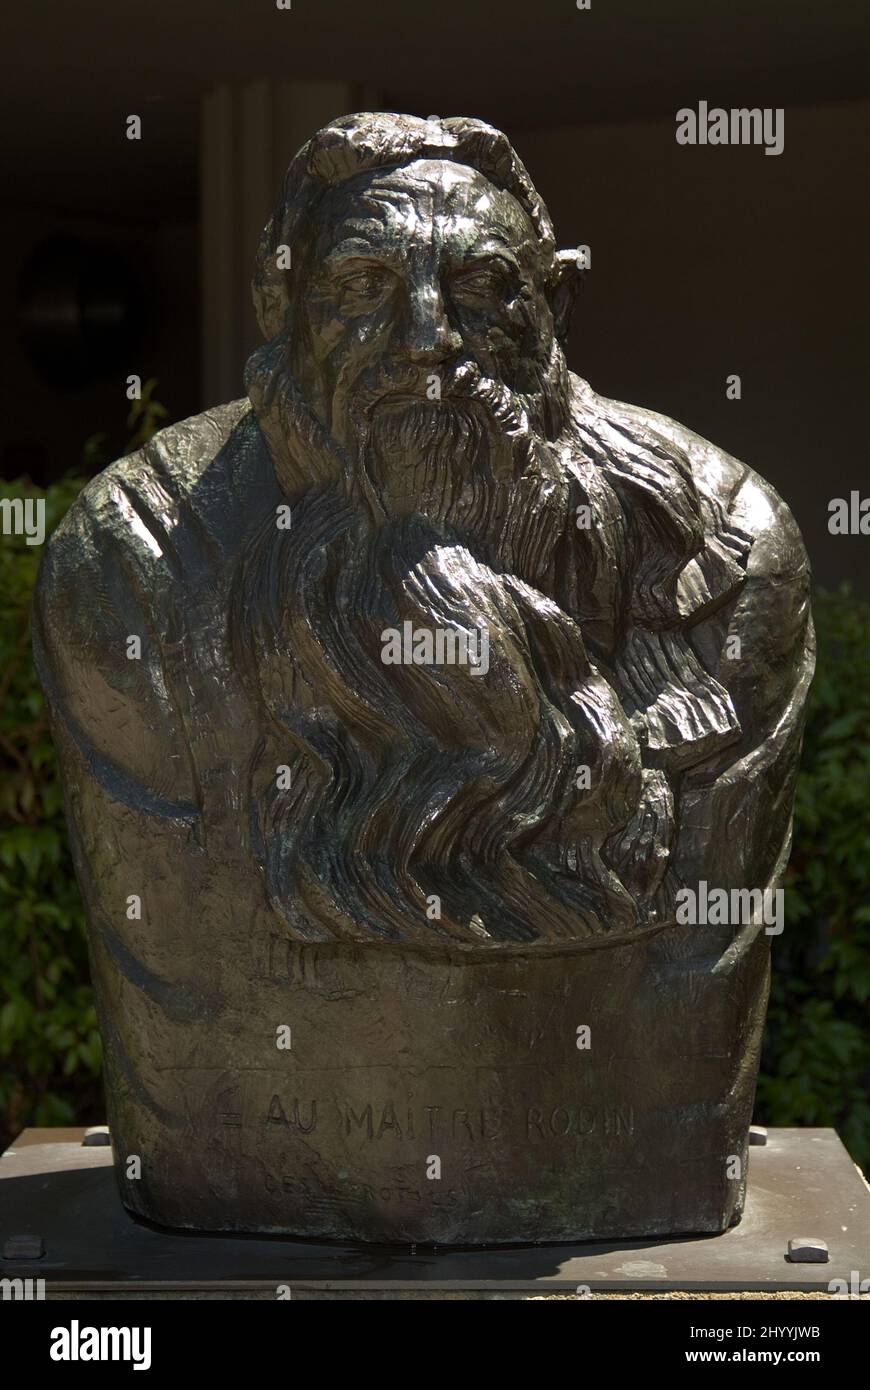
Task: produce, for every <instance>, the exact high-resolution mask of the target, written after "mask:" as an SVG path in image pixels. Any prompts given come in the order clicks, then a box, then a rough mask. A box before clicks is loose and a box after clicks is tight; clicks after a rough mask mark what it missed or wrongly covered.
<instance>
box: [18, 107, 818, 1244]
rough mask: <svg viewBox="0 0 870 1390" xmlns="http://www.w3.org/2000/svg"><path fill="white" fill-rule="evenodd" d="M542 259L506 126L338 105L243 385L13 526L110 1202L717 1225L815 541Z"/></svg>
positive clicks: (764, 971)
mask: <svg viewBox="0 0 870 1390" xmlns="http://www.w3.org/2000/svg"><path fill="white" fill-rule="evenodd" d="M581 273H582V261H581V258H580V257H578V255H577V254H576V253H572V252H564V251H557V250H556V247H555V241H554V236H553V228H552V225H551V222H550V218H549V215H548V213H547V210H546V208H545V207H544V205H543V203H542V202H541V199H540V197H539V196H538V194H537V193H536V191H535V189H534V187H533V185H532V183H531V181H530V179H529V176H528V174H527V173H526V170H525V169H524V167H523V165H522V164H521V162H520V161H519V159H518V158H517V156H516V154H515V153H514V151H513V150H512V148H511V146H510V144H509V142H508V140H507V139H506V138H505V136H504V135H502V134H501V133H500V132H498V131H496V130H494V129H492V128H491V127H489V126H487V125H485V124H483V123H482V122H480V121H475V120H466V119H455V120H436V119H435V118H430V119H429V120H428V121H424V120H419V119H416V118H412V117H407V116H398V115H388V114H363V115H355V116H349V117H346V118H344V119H341V120H339V121H336V122H335V123H334V124H333V125H331V126H329V127H327V128H326V129H324V130H321V131H320V132H318V134H316V135H315V136H314V137H313V139H312V140H311V141H310V142H309V143H308V144H307V145H306V146H305V147H304V148H303V149H302V150H301V151H300V152H299V154H297V156H296V157H295V159H294V160H293V162H292V163H291V165H290V168H289V171H288V174H287V178H286V182H285V185H284V189H283V195H282V198H281V200H280V203H279V206H278V208H277V210H276V212H275V215H274V217H273V219H272V221H271V222H270V224H269V226H268V227H267V229H266V231H265V233H264V236H263V239H262V242H261V245H260V249H259V255H258V259H257V266H256V273H255V277H254V295H255V300H256V304H257V309H258V315H259V320H260V324H261V326H262V329H263V333H264V337H265V343H264V345H263V346H262V347H261V348H260V349H259V350H258V351H256V352H255V353H254V354H253V356H252V357H251V359H250V361H249V364H248V372H247V380H246V386H247V392H248V398H247V399H244V400H240V401H236V402H234V403H233V404H231V405H226V406H221V407H219V408H216V409H213V410H208V411H206V412H205V413H204V414H202V415H199V416H197V417H195V418H193V419H190V420H186V421H183V422H182V423H181V424H178V425H175V426H173V427H171V428H169V429H165V430H163V431H161V432H160V434H158V435H157V436H156V437H155V438H154V439H153V440H152V441H151V442H150V443H149V444H148V445H147V446H146V447H145V448H143V449H141V450H140V451H139V452H138V453H137V454H135V455H132V456H131V457H129V458H125V459H122V460H120V461H119V462H117V463H115V464H113V465H112V466H111V467H110V468H108V469H106V470H105V472H103V473H102V474H101V475H100V476H99V477H98V478H96V479H95V480H94V481H93V482H92V483H91V484H90V485H89V486H88V488H87V489H86V490H85V492H84V493H83V495H82V496H81V498H80V500H79V501H78V503H77V504H76V505H75V507H74V508H73V510H72V511H71V513H70V514H69V516H68V517H67V519H66V520H65V522H64V523H63V524H62V526H61V527H60V528H59V530H58V531H57V532H56V534H55V536H54V538H53V539H52V542H51V544H50V546H49V548H48V552H47V555H46V558H45V561H44V564H43V567H42V571H41V576H40V584H39V590H38V595H37V601H36V609H35V617H36V622H35V630H36V638H35V642H36V654H37V660H38V664H39V670H40V674H41V678H42V681H43V685H44V687H45V690H46V693H47V696H48V700H49V703H50V707H51V710H52V717H53V728H54V734H55V738H56V739H57V742H58V745H59V748H60V754H61V759H62V767H63V773H64V778H65V788H66V796H67V807H68V816H69V821H70V826H71V831H72V835H73V841H74V852H75V857H76V866H77V871H78V875H79V879H80V882H81V886H82V890H83V893H84V897H85V901H86V905H87V911H88V919H89V930H90V943H91V959H92V969H93V976H94V981H95V985H96V990H97V996H98V1005H99V1011H100V1021H101V1028H102V1033H103V1038H104V1041H105V1048H106V1063H107V1099H108V1109H109V1122H110V1127H111V1132H112V1136H113V1142H114V1146H115V1152H116V1161H117V1168H118V1176H119V1181H120V1184H121V1191H122V1196H123V1200H124V1202H125V1203H126V1205H127V1206H128V1207H129V1208H130V1209H131V1210H132V1211H134V1212H137V1213H140V1214H142V1215H144V1216H146V1217H149V1218H152V1219H153V1220H156V1221H158V1222H160V1223H162V1224H164V1225H171V1226H178V1227H187V1228H191V1229H198V1230H222V1231H274V1232H288V1233H295V1234H299V1235H307V1236H318V1237H336V1238H342V1239H361V1240H372V1241H426V1242H440V1243H467V1244H473V1243H488V1242H499V1241H544V1240H546V1241H557V1240H569V1239H580V1238H584V1237H591V1238H596V1237H601V1238H613V1237H628V1236H636V1235H654V1234H658V1233H672V1232H681V1231H685V1232H704V1231H707V1232H712V1231H720V1230H723V1229H724V1228H725V1227H727V1226H728V1225H729V1224H731V1223H732V1222H734V1221H735V1220H737V1219H739V1215H740V1212H741V1208H742V1202H743V1196H744V1189H745V1168H746V1148H747V1135H748V1126H749V1121H750V1117H751V1109H752V1103H753V1094H754V1087H755V1076H756V1071H757V1065H758V1052H759V1046H760V1037H761V1030H762V1025H763V1020H764V1012H765V1007H766V997H767V982H768V970H769V947H770V941H769V937H770V936H771V935H772V934H773V933H774V932H775V931H776V930H778V929H780V927H781V922H779V921H778V919H777V917H776V916H775V914H772V913H771V912H770V911H769V910H768V909H769V905H770V902H771V901H773V900H774V895H775V892H776V889H777V885H778V882H779V879H780V876H781V874H782V872H783V869H784V867H785V863H786V860H787V856H788V851H789V840H790V829H791V812H792V800H793V789H794V779H795V775H796V770H797V762H798V757H799V751H800V742H801V728H802V715H803V705H804V699H805V695H806V690H807V686H808V683H809V681H810V679H811V675H812V667H813V636H812V624H811V618H810V609H809V597H808V594H809V574H808V568H807V562H806V556H805V552H804V548H803V544H802V542H801V538H800V535H799V533H798V530H797V528H796V526H795V523H794V521H793V520H792V517H791V516H790V514H789V512H788V509H787V508H786V507H785V506H784V504H783V503H782V502H781V501H780V499H779V498H778V497H777V495H776V494H775V493H774V492H773V490H772V489H771V488H770V487H769V486H768V485H767V484H766V483H765V482H763V481H762V480H761V479H760V478H759V477H758V476H757V475H756V474H755V473H753V472H752V471H751V469H749V468H748V467H746V465H744V464H742V463H739V462H738V461H736V460H735V459H733V458H731V457H729V456H728V455H727V454H724V453H722V452H721V451H720V450H718V449H716V448H715V447H713V446H712V445H711V444H708V443H706V442H705V441H704V440H702V439H700V438H699V437H698V436H696V435H694V434H692V433H691V432H690V431H689V430H687V429H684V428H683V427H682V426H680V425H678V424H675V423H674V422H673V421H671V420H668V419H666V418H664V417H663V416H660V415H656V414H653V413H652V412H650V411H647V410H642V409H638V408H636V407H633V406H629V405H624V404H621V403H617V402H614V401H610V400H604V399H602V398H601V397H599V396H597V395H596V394H595V392H594V391H593V390H592V389H591V388H590V387H589V386H588V385H587V384H586V382H585V381H582V380H580V379H579V378H578V377H576V376H574V375H573V374H572V373H571V372H569V370H568V368H567V365H566V361H565V356H564V351H563V344H564V339H565V335H566V332H567V327H568V320H569V316H570V313H571V308H572V304H573V301H574V296H575V291H576V287H577V284H578V279H579V276H580V274H581ZM137 639H138V640H137ZM714 897H716V899H717V903H718V905H719V910H718V911H716V912H713V911H707V904H708V902H710V901H712V899H713V898H714ZM702 900H703V903H702ZM693 904H694V905H695V907H694V908H693ZM723 904H724V906H723ZM136 1160H138V1162H136Z"/></svg>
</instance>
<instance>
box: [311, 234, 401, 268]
mask: <svg viewBox="0 0 870 1390" xmlns="http://www.w3.org/2000/svg"><path fill="white" fill-rule="evenodd" d="M360 260H363V261H378V262H380V263H381V264H382V265H388V266H393V265H395V263H396V257H395V254H394V253H393V252H392V251H391V250H390V249H389V247H383V246H377V245H374V244H372V242H370V241H367V240H366V239H365V238H364V237H351V238H350V239H349V240H347V241H342V242H341V243H340V245H338V246H334V247H333V249H332V250H331V251H330V252H329V255H328V256H326V257H325V258H324V262H323V263H324V265H325V266H326V267H327V268H328V269H329V270H335V269H337V268H338V267H339V266H341V265H344V263H345V262H346V261H360Z"/></svg>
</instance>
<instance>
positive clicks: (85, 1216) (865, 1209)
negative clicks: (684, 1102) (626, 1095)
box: [0, 1129, 870, 1298]
mask: <svg viewBox="0 0 870 1390" xmlns="http://www.w3.org/2000/svg"><path fill="white" fill-rule="evenodd" d="M83 1136H84V1130H78V1131H71V1130H44V1129H43V1130H26V1131H25V1133H24V1134H23V1135H22V1136H21V1138H20V1139H19V1140H18V1141H17V1142H16V1143H15V1144H14V1145H13V1146H12V1148H11V1149H9V1150H7V1152H6V1153H5V1154H4V1155H3V1157H2V1159H0V1250H2V1249H3V1248H4V1246H5V1247H6V1248H7V1249H8V1251H9V1255H10V1257H9V1258H5V1259H3V1258H0V1278H4V1279H6V1278H30V1279H36V1278H39V1279H44V1280H45V1281H46V1291H47V1293H48V1296H52V1295H53V1294H64V1293H67V1294H72V1293H77V1294H93V1295H95V1296H98V1295H100V1294H103V1295H105V1294H111V1295H112V1296H115V1297H118V1296H123V1295H125V1294H134V1293H138V1294H140V1295H141V1294H142V1293H148V1292H153V1293H160V1294H163V1295H164V1296H165V1295H170V1296H171V1295H173V1294H177V1295H178V1296H195V1295H196V1293H197V1292H200V1291H201V1292H203V1293H209V1292H211V1293H220V1292H224V1293H226V1294H227V1295H232V1293H233V1292H234V1291H238V1292H243V1293H245V1292H246V1293H249V1294H254V1295H256V1294H257V1293H261V1294H262V1296H263V1297H271V1298H274V1297H275V1296H276V1288H277V1286H278V1285H286V1286H289V1288H290V1290H291V1296H295V1295H296V1294H297V1293H298V1294H301V1295H303V1296H304V1294H305V1292H306V1291H309V1292H314V1291H317V1290H321V1291H346V1292H348V1293H351V1292H353V1291H358V1292H368V1293H375V1292H377V1291H381V1290H397V1291H398V1290H415V1291H425V1292H431V1293H432V1294H436V1293H437V1292H438V1291H449V1292H453V1293H457V1292H461V1291H463V1290H502V1291H504V1292H509V1291H518V1290H524V1291H533V1292H536V1293H542V1294H543V1293H549V1292H555V1291H560V1290H564V1291H568V1290H570V1291H576V1289H577V1287H578V1285H582V1286H587V1287H588V1288H589V1289H590V1290H591V1291H592V1292H596V1291H612V1292H616V1291H620V1290H626V1289H631V1290H640V1291H648V1292H655V1291H663V1290H664V1291H668V1290H674V1291H677V1290H689V1291H691V1290H710V1291H737V1290H741V1291H747V1292H754V1291H764V1292H775V1291H779V1290H793V1289H797V1290H804V1291H814V1290H819V1291H825V1290H827V1289H828V1285H829V1281H830V1280H832V1279H845V1280H846V1281H847V1283H848V1281H849V1280H850V1278H851V1276H852V1274H853V1272H858V1273H859V1276H860V1272H861V1271H863V1274H864V1275H865V1276H866V1275H867V1273H868V1272H870V1192H868V1189H867V1186H866V1184H865V1183H864V1182H863V1181H862V1179H861V1177H860V1175H859V1173H858V1171H857V1170H856V1168H855V1166H854V1165H853V1163H852V1161H851V1159H850V1158H849V1156H848V1154H847V1153H846V1150H845V1149H844V1148H843V1145H842V1144H841V1143H840V1140H839V1139H838V1138H837V1135H836V1133H835V1131H834V1130H832V1129H772V1130H770V1131H769V1136H768V1142H767V1144H766V1145H764V1146H762V1147H755V1146H753V1147H752V1148H751V1150H750V1172H749V1190H748V1198H747V1205H746V1213H745V1215H744V1218H743V1220H742V1221H741V1222H740V1224H739V1225H738V1226H736V1227H733V1228H732V1229H731V1230H729V1231H726V1232H725V1234H724V1235H719V1236H705V1237H700V1238H699V1237H690V1238H685V1239H679V1238H677V1239H674V1238H671V1239H667V1240H630V1241H604V1242H594V1243H593V1242H589V1243H585V1244H582V1245H548V1246H524V1247H522V1248H517V1247H510V1248H505V1247H501V1248H490V1249H480V1248H475V1249H473V1250H447V1249H442V1250H437V1251H436V1250H432V1249H424V1248H422V1247H417V1248H416V1249H413V1248H408V1247H405V1248H402V1247H395V1246H391V1247H386V1246H371V1245H366V1246H359V1245H357V1246H348V1245H336V1244H332V1243H327V1242H314V1241H305V1242H302V1241H298V1240H290V1239H286V1238H284V1237H263V1236H218V1235H189V1234H179V1233H175V1232H171V1231H163V1230H157V1229H154V1228H153V1227H150V1226H147V1225H145V1224H143V1223H141V1222H138V1221H136V1220H134V1219H133V1218H132V1217H130V1216H129V1215H128V1214H127V1212H126V1211H125V1210H124V1208H123V1207H122V1205H121V1202H120V1199H119V1197H118V1193H117V1189H116V1185H115V1175H114V1173H113V1172H112V1171H111V1169H112V1151H111V1149H110V1148H108V1147H99V1146H96V1147H89V1146H84V1145H83V1144H82V1138H83ZM21 1235H29V1236H32V1237H36V1238H37V1244H36V1245H34V1246H31V1247H30V1248H31V1251H34V1250H38V1249H39V1248H41V1247H40V1245H39V1243H38V1242H39V1241H40V1240H41V1246H42V1248H44V1253H43V1254H42V1255H41V1256H38V1257H37V1258H29V1259H28V1258H22V1257H21V1250H22V1249H27V1248H28V1247H26V1246H22V1245H21V1243H20V1242H18V1241H14V1240H13V1238H14V1237H17V1236H21ZM790 1240H791V1241H803V1242H813V1241H823V1242H824V1243H825V1245H826V1246H827V1250H828V1253H829V1259H828V1262H827V1263H809V1264H796V1263H792V1262H791V1261H790V1260H789V1258H788V1247H789V1241H790ZM7 1241H9V1242H10V1244H9V1245H8V1246H7V1245H6V1242H7ZM853 1282H854V1281H853Z"/></svg>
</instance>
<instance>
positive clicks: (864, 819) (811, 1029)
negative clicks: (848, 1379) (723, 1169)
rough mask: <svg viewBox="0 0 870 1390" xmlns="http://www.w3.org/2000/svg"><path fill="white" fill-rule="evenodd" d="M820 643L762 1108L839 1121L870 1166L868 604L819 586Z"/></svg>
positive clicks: (781, 1119) (808, 1121) (805, 1121)
mask: <svg viewBox="0 0 870 1390" xmlns="http://www.w3.org/2000/svg"><path fill="white" fill-rule="evenodd" d="M814 614H815V619H816V630H817V633H818V642H819V657H818V666H817V671H816V679H815V681H814V683H813V687H812V691H811V693H810V705H809V717H808V720H807V730H806V737H805V740H804V755H803V760H802V764H801V769H802V770H801V773H800V776H799V778H798V787H797V799H796V803H795V827H794V845H793V850H792V857H791V862H790V865H789V870H788V874H787V876H786V882H785V889H786V894H785V908H786V925H785V931H784V932H783V934H782V936H781V937H779V938H777V939H775V943H774V948H773V983H772V988H771V999H770V1010H769V1013H768V1023H767V1032H766V1034H765V1047H764V1053H763V1057H762V1074H761V1078H760V1081H759V1086H758V1111H759V1118H760V1119H762V1120H763V1121H764V1122H766V1123H769V1124H775V1125H833V1126H834V1127H835V1128H836V1129H838V1130H839V1133H840V1136H841V1138H842V1139H843V1142H844V1143H845V1144H846V1147H847V1148H848V1149H849V1151H850V1153H851V1154H852V1156H853V1157H854V1159H855V1160H856V1162H857V1163H859V1164H861V1166H862V1167H864V1168H867V1169H870V1035H868V1029H867V1017H868V999H870V815H868V802H870V604H868V603H866V602H863V601H861V600H859V599H857V598H855V597H854V596H853V595H852V594H851V592H850V590H849V588H848V586H844V587H843V588H842V589H840V591H839V592H838V593H836V594H824V593H821V594H817V595H816V598H815V601H814Z"/></svg>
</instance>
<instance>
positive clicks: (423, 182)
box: [318, 159, 537, 249]
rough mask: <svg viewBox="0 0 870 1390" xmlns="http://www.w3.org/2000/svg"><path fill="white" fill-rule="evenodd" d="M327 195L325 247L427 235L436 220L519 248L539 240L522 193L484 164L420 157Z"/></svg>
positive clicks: (322, 218) (323, 227) (463, 232)
mask: <svg viewBox="0 0 870 1390" xmlns="http://www.w3.org/2000/svg"><path fill="white" fill-rule="evenodd" d="M327 198H328V200H329V204H331V206H330V205H327V206H326V207H324V206H323V204H321V208H320V217H319V218H318V220H319V222H320V236H319V238H318V240H319V241H320V244H321V247H323V248H324V249H327V248H328V247H332V246H335V245H336V244H337V243H340V242H342V241H345V240H347V239H348V238H354V239H360V240H364V241H366V240H371V241H373V242H377V241H380V240H383V239H384V237H388V238H394V237H396V236H399V237H403V238H405V237H412V236H414V235H415V234H417V235H426V234H428V233H429V232H431V230H432V227H433V224H437V225H438V226H439V227H440V229H441V230H442V231H443V232H444V233H446V234H447V235H450V234H451V233H452V234H454V235H461V236H462V237H464V238H469V239H471V238H474V239H477V238H478V237H480V236H482V235H490V236H493V237H494V238H495V239H496V240H498V241H502V242H504V243H505V244H506V245H509V246H513V247H515V248H517V249H518V248H519V247H520V246H522V245H524V244H525V245H527V246H529V245H531V246H534V245H535V244H536V242H537V237H536V235H535V231H534V228H533V226H532V223H531V220H530V218H529V217H528V215H527V214H526V212H525V210H524V209H523V208H522V207H521V205H520V204H519V203H518V202H517V200H516V198H514V197H513V196H512V195H511V194H510V193H508V192H506V191H505V190H504V189H501V188H497V187H496V185H495V184H493V183H491V182H490V180H489V179H488V178H487V177H486V175H485V174H482V173H480V171H479V170H477V169H472V168H470V167H469V166H468V165H465V164H457V163H454V162H453V161H451V160H440V159H438V160H434V159H425V160H424V159H420V160H415V161H413V162H412V163H410V164H406V165H403V166H402V167H400V168H398V169H381V170H375V171H373V172H370V173H366V174H362V175H358V176H357V177H356V178H354V179H349V180H347V181H346V182H345V183H343V184H341V185H339V186H338V187H336V188H334V189H331V190H330V191H329V193H328V194H327ZM324 214H325V215H324Z"/></svg>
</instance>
